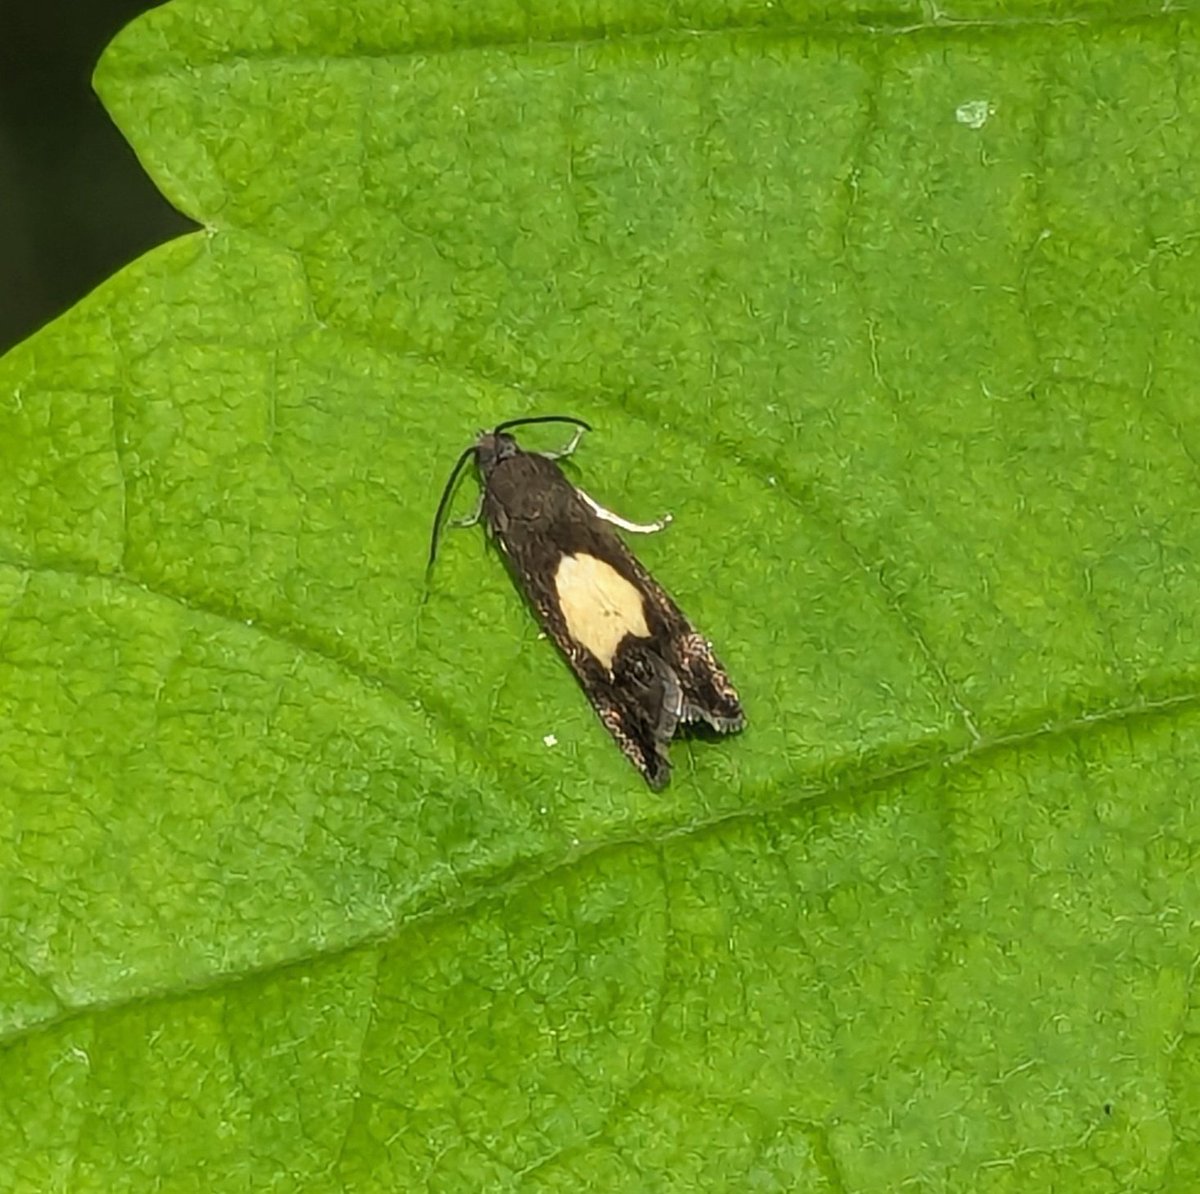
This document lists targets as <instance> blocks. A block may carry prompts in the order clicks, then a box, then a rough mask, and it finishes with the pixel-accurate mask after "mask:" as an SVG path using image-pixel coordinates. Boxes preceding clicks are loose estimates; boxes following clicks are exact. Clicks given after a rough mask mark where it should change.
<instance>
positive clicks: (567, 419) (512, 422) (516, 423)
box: [492, 415, 592, 435]
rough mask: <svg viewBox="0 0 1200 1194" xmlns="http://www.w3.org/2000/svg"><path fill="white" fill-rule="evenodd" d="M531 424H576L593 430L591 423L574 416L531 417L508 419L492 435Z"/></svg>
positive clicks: (497, 426) (498, 425) (494, 429)
mask: <svg viewBox="0 0 1200 1194" xmlns="http://www.w3.org/2000/svg"><path fill="white" fill-rule="evenodd" d="M530 423H574V424H575V426H576V427H582V428H583V429H584V431H591V429H592V425H591V424H590V423H585V422H584V421H583V420H582V419H577V418H575V416H574V415H529V416H527V417H526V418H523V419H506V420H505V421H504V422H503V423H498V424H497V425H496V426H495V428H493V430H492V434H493V435H499V434H500V433H501V432H502V431H507V430H508V429H509V428H510V427H525V426H528V424H530Z"/></svg>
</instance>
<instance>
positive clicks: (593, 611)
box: [429, 415, 746, 790]
mask: <svg viewBox="0 0 1200 1194" xmlns="http://www.w3.org/2000/svg"><path fill="white" fill-rule="evenodd" d="M531 423H570V424H573V425H574V426H575V428H576V430H575V435H574V438H573V439H572V440H571V442H570V443H569V444H568V445H567V447H566V448H564V449H563V450H562V451H560V452H554V453H543V452H527V451H525V450H524V449H523V448H522V447H521V446H520V445H519V444H518V443H517V441H516V440H515V439H514V438H513V436H511V435H510V434H508V433H509V431H510V430H511V429H512V428H514V427H520V426H525V425H528V424H531ZM590 430H591V428H590V427H589V426H588V424H587V423H585V422H584V421H583V420H582V419H575V418H571V417H569V416H566V415H542V416H537V417H531V418H524V419H510V420H508V421H507V422H505V423H501V424H499V425H498V426H497V427H496V428H495V429H494V430H493V431H490V432H485V433H483V434H481V435H480V437H479V439H478V440H477V441H476V442H475V443H474V444H472V445H471V446H470V447H469V448H467V449H466V450H465V451H464V452H463V453H462V455H461V456H460V457H459V458H458V461H457V463H456V464H455V466H454V469H453V471H452V472H451V474H450V479H449V480H448V481H447V482H446V488H445V489H444V490H443V491H442V496H441V500H440V501H439V502H438V507H437V513H436V514H435V515H434V522H433V535H432V538H431V542H430V545H429V566H430V568H432V566H433V561H434V557H435V556H436V555H437V546H438V536H439V533H440V530H441V526H442V521H443V516H444V515H445V513H446V508H447V506H448V505H449V502H450V497H451V495H452V493H453V491H454V487H455V483H456V482H457V480H458V478H459V475H460V474H461V472H462V469H463V467H464V466H465V465H466V464H467V462H468V461H469V460H470V459H472V458H474V460H475V465H476V467H477V468H478V470H479V476H480V479H481V481H482V483H483V493H482V495H481V497H480V502H479V508H478V510H477V511H476V512H475V514H474V515H472V516H471V517H470V518H468V519H463V520H460V521H459V522H458V523H457V524H456V525H459V526H469V525H473V524H474V523H476V522H479V521H480V520H482V521H483V522H484V524H485V525H486V526H487V529H488V531H489V532H490V533H491V535H492V537H493V538H494V539H495V541H496V542H497V543H498V544H499V545H500V549H501V551H502V552H503V554H504V558H505V560H506V561H507V563H508V567H509V569H510V571H511V572H512V574H513V577H514V579H515V580H516V583H517V585H518V587H519V588H520V590H521V592H522V593H523V594H524V595H525V597H526V599H527V600H528V602H529V604H530V605H531V606H532V607H533V610H534V613H535V614H536V615H537V619H538V621H539V622H540V623H541V626H542V628H543V629H544V630H545V632H546V633H547V634H548V635H549V636H550V637H551V638H552V639H553V640H554V641H555V643H557V644H558V648H559V650H560V651H561V652H562V653H563V655H565V656H566V659H567V662H568V663H569V664H570V665H571V670H572V671H573V672H574V673H575V676H576V678H577V679H578V680H579V683H580V685H581V686H582V687H583V690H584V692H585V693H586V694H587V697H588V700H589V701H591V703H592V705H593V706H594V708H595V710H596V712H597V713H598V714H599V716H600V720H601V721H602V722H603V723H604V726H605V728H606V729H607V730H608V732H609V733H610V734H611V735H612V736H613V739H614V740H615V741H616V743H617V745H618V746H619V747H620V748H621V750H622V751H623V752H624V753H625V755H626V756H627V757H628V758H629V760H630V762H632V763H633V765H634V766H635V767H636V768H637V769H638V771H640V772H641V774H642V776H643V777H644V778H645V780H646V782H647V783H648V784H649V785H650V787H651V788H653V789H655V790H658V789H660V788H662V787H663V786H664V785H665V784H666V782H667V780H668V779H669V778H670V774H671V761H670V758H669V757H668V754H667V746H668V744H669V743H670V741H671V739H672V738H673V737H675V735H676V733H677V731H679V730H682V729H687V728H701V729H703V728H704V727H708V728H709V729H711V730H714V731H716V732H717V733H718V734H728V733H732V732H733V731H735V730H740V729H741V728H742V727H743V726H744V725H745V724H746V716H745V714H744V713H743V711H742V706H741V704H740V702H739V700H738V694H737V692H736V690H735V689H734V687H733V685H732V684H731V683H730V680H729V677H728V676H727V675H726V673H725V669H724V668H723V667H722V666H721V664H720V663H719V662H718V661H717V659H716V657H715V656H714V655H713V650H712V644H711V643H710V642H709V641H708V640H707V639H706V638H704V637H703V636H702V635H700V634H698V633H697V632H696V630H695V629H694V627H693V626H692V624H691V623H690V622H689V621H688V620H687V618H686V617H685V616H684V614H683V611H682V610H680V608H679V606H677V605H676V604H675V602H674V601H673V600H672V599H671V598H670V597H669V596H668V595H667V593H666V592H665V591H664V590H663V588H662V587H661V586H660V585H659V584H658V582H657V581H655V579H654V578H653V577H652V576H651V575H650V574H649V573H648V572H647V571H646V569H645V568H643V567H642V565H641V564H640V563H639V562H638V559H637V557H636V556H634V554H633V553H632V552H631V551H630V550H629V548H628V547H626V546H625V544H624V542H623V541H622V540H621V539H620V538H619V537H618V535H617V534H616V532H615V531H614V530H613V527H614V526H616V527H620V528H621V529H622V530H625V531H630V532H636V533H648V532H651V531H657V530H661V529H662V527H663V526H665V525H666V522H667V521H669V518H668V519H664V520H662V521H661V522H657V523H650V524H648V525H638V524H636V523H631V522H626V521H625V520H624V519H623V518H619V517H618V516H617V515H615V514H613V513H611V512H610V511H608V510H605V509H604V508H603V507H602V506H600V505H598V504H597V503H596V502H594V501H593V500H592V499H591V498H590V497H588V495H587V494H586V493H584V492H583V490H581V489H579V488H577V487H576V486H575V485H572V484H571V482H570V481H569V480H568V479H567V478H566V476H564V474H563V472H562V470H561V469H560V468H559V467H558V464H557V463H556V461H558V460H560V459H562V458H563V457H564V456H568V455H570V454H571V452H573V451H574V450H575V448H576V446H577V445H578V443H579V440H580V438H581V437H582V435H583V433H584V431H590Z"/></svg>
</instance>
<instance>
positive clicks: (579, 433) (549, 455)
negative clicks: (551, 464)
mask: <svg viewBox="0 0 1200 1194" xmlns="http://www.w3.org/2000/svg"><path fill="white" fill-rule="evenodd" d="M586 430H587V428H586V427H576V428H575V434H574V435H573V436H571V442H570V443H569V444H567V446H566V447H565V448H559V450H558V451H557V452H539V453H538V455H539V456H544V457H545V458H546V459H547V460H562V459H563V457H564V456H570V455H571V453H572V452H574V451H575V449H576V448H578V447H579V441H580V440H581V439H583V433H584V432H585V431H586Z"/></svg>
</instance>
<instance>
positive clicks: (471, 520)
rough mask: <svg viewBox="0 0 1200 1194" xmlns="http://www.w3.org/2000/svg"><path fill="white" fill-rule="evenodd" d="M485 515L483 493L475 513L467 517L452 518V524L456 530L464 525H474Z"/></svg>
mask: <svg viewBox="0 0 1200 1194" xmlns="http://www.w3.org/2000/svg"><path fill="white" fill-rule="evenodd" d="M482 517H483V494H482V493H481V494H480V495H479V504H478V505H477V506H476V507H475V513H474V514H468V515H466V517H465V518H452V519H450V525H451V526H452V527H454V528H455V529H456V530H459V529H461V528H463V527H473V526H474V525H475V524H476V523H477V522H478V521H479V520H480V519H481V518H482Z"/></svg>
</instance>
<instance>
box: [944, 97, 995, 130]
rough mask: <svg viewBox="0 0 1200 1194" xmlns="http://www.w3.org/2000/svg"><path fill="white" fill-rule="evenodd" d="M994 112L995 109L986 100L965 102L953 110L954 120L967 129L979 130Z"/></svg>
mask: <svg viewBox="0 0 1200 1194" xmlns="http://www.w3.org/2000/svg"><path fill="white" fill-rule="evenodd" d="M995 112H996V109H995V108H994V107H993V106H992V105H991V104H990V103H988V101H987V100H967V102H966V103H965V104H959V105H958V107H957V108H955V109H954V119H955V120H957V121H958V123H959V124H965V125H966V126H967V128H969V129H981V128H983V126H984V125H985V124H987V122H988V117H989V116H993V115H995Z"/></svg>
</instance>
